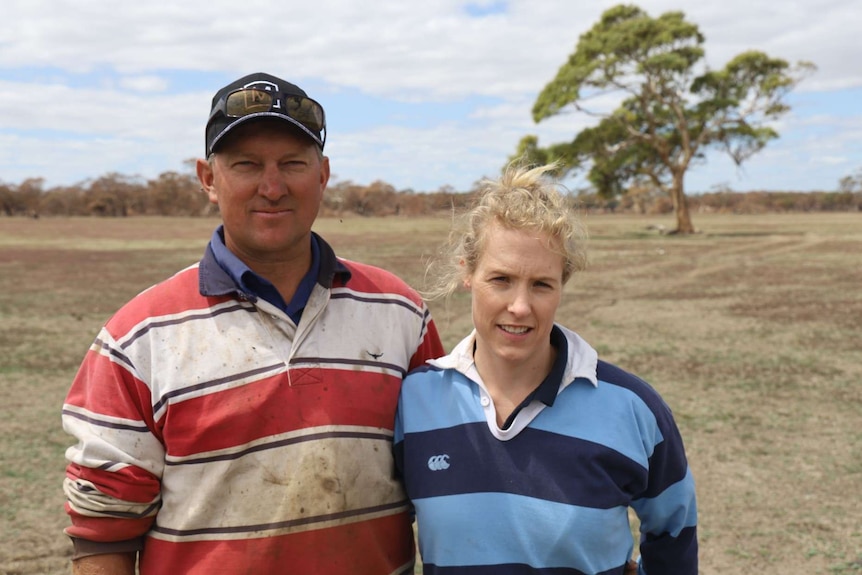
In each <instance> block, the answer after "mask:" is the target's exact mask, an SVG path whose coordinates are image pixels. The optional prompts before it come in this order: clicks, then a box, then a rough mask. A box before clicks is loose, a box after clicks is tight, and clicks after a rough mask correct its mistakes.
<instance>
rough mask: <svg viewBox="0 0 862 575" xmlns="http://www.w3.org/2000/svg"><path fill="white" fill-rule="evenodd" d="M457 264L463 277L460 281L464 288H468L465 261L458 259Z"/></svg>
mask: <svg viewBox="0 0 862 575" xmlns="http://www.w3.org/2000/svg"><path fill="white" fill-rule="evenodd" d="M458 265H459V266H460V267H461V275H462V276H463V277H464V279H463V280H462V283H463V284H464V287H465V288H467V289H470V275H469V274H468V273H467V262H465V261H464V260H463V259H460V260H458Z"/></svg>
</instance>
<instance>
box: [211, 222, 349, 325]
mask: <svg viewBox="0 0 862 575" xmlns="http://www.w3.org/2000/svg"><path fill="white" fill-rule="evenodd" d="M323 260H326V263H325V264H323V263H322V261H323ZM212 264H215V266H217V267H218V268H219V269H218V270H216V269H214V266H213V265H212ZM200 268H201V269H200V281H201V286H200V287H201V293H202V294H204V295H225V294H227V293H238V294H240V296H241V297H243V298H245V299H247V300H249V301H251V302H255V301H257V299H258V298H261V299H263V300H265V301H267V302H269V303H271V304H273V305H274V306H276V307H278V308H279V309H281V310H282V311H284V312H285V313H286V314H287V315H288V316H289V317H290V318H291V319H292V320H293V321H294V322H295V323H297V324H298V323H299V320H300V317H301V316H302V310H303V309H305V305H306V304H307V303H308V298H309V297H310V296H311V292H312V290H313V289H314V284H315V283H321V284H322V285H324V287H330V286H331V285H332V279H333V277H334V275H335V274H336V273H347V274H348V275H347V277H348V278H349V272H348V271H347V269H346V268H345V267H344V266H343V264H341V263H340V262H338V261H337V260H336V259H335V254H334V253H333V252H332V248H330V247H329V245H328V244H326V242H324V241H323V239H322V238H321V237H320V236H318V235H317V234H314V233H312V234H311V266H310V267H309V269H308V272H306V274H305V275H304V276H303V278H302V281H301V282H300V283H299V286H298V288H297V290H296V293H295V294H294V296H293V298H292V299H291V300H290V301H289V302H285V301H284V298H282V297H281V294H280V293H279V292H278V290H277V289H275V286H274V285H272V283H271V282H270V281H269V280H267V279H266V278H264V277H263V276H261V275H259V274H257V273H255V272H254V271H252V270H251V269H250V268H249V267H248V266H247V265H246V264H245V263H244V262H243V261H242V260H240V259H239V258H238V257H237V256H236V255H235V254H234V253H233V252H231V251H230V250H229V249H228V248H227V246H225V243H224V226H223V225H220V226H219V227H218V228H216V230H215V231H214V232H213V235H212V239H211V240H210V243H209V246H208V247H207V253H206V254H205V256H204V259H203V260H202V261H201V266H200ZM323 268H326V269H325V270H324V269H323ZM218 271H221V273H218ZM324 271H325V272H326V273H322V272H324ZM345 281H346V280H345Z"/></svg>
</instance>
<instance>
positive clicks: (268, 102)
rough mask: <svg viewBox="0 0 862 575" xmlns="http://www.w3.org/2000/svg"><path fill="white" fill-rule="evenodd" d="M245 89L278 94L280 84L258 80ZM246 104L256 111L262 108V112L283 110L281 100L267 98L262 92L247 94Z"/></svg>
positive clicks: (247, 85)
mask: <svg viewBox="0 0 862 575" xmlns="http://www.w3.org/2000/svg"><path fill="white" fill-rule="evenodd" d="M243 88H254V89H255V90H263V91H265V92H278V84H274V83H272V82H267V81H266V80H257V81H256V82H250V83H248V84H246V85H245V86H243ZM244 96H245V103H246V106H247V107H248V109H250V110H254V109H255V108H260V111H261V112H265V111H269V110H281V109H282V107H281V100H279V99H278V98H266V97H264V95H263V94H261V93H260V92H246V93H245V94H244Z"/></svg>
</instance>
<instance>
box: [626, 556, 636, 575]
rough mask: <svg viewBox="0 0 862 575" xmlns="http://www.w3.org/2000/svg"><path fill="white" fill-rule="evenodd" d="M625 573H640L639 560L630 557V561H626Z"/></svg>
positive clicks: (631, 574) (628, 574) (627, 574)
mask: <svg viewBox="0 0 862 575" xmlns="http://www.w3.org/2000/svg"><path fill="white" fill-rule="evenodd" d="M623 575H638V563H637V561H634V560H632V559H629V562H628V563H626V570H625V571H623Z"/></svg>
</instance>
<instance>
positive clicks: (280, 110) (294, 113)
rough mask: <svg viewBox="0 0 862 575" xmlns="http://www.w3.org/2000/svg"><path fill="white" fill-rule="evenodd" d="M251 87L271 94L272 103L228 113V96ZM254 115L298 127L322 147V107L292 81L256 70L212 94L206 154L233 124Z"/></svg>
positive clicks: (324, 134)
mask: <svg viewBox="0 0 862 575" xmlns="http://www.w3.org/2000/svg"><path fill="white" fill-rule="evenodd" d="M244 88H253V89H256V90H260V91H262V92H269V93H271V94H272V95H273V105H272V106H269V107H268V109H261V108H260V106H256V108H257V110H255V111H253V112H248V111H244V112H243V113H242V114H243V115H240V116H239V117H237V116H234V115H231V116H229V115H228V114H227V97H228V96H229V95H230V94H232V93H233V92H236V91H238V90H242V89H244ZM256 118H279V119H282V120H284V121H286V122H289V123H290V124H291V125H292V126H294V127H296V128H298V129H299V130H300V131H302V132H303V133H304V134H306V135H307V136H308V137H310V138H311V139H312V140H313V141H314V143H315V144H317V146H318V147H319V148H320V149H321V150H322V149H323V145H324V143H325V142H326V120H325V117H324V113H323V107H322V106H321V105H320V104H318V103H317V102H315V101H314V100H312V99H311V98H309V97H308V94H306V93H305V91H304V90H303V89H302V88H300V87H299V86H296V85H295V84H291V83H290V82H286V81H285V80H282V79H281V78H276V77H275V76H272V75H270V74H264V73H263V72H258V73H255V74H249V75H247V76H243V77H242V78H240V79H238V80H235V81H233V82H231V83H230V84H228V85H227V86H225V87H224V88H222V89H220V90H219V91H218V92H216V94H215V96H213V100H212V107H211V109H210V117H209V120H208V121H207V127H206V156H207V157H209V155H210V154H211V153H212V151H213V148H214V147H215V146H216V145H217V144H218V142H219V141H220V140H221V139H222V138H223V137H224V136H225V135H226V134H227V133H228V132H230V130H232V129H233V128H234V127H236V126H238V125H240V124H242V123H243V122H246V121H248V120H253V119H256Z"/></svg>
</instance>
